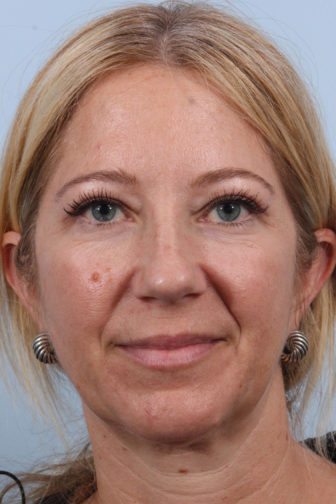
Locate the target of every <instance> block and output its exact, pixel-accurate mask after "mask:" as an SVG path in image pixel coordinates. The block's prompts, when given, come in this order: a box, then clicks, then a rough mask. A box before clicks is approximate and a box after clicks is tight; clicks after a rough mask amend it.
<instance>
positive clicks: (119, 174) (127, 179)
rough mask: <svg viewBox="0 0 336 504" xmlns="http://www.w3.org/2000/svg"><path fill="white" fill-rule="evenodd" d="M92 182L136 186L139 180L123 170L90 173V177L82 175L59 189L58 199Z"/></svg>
mask: <svg viewBox="0 0 336 504" xmlns="http://www.w3.org/2000/svg"><path fill="white" fill-rule="evenodd" d="M92 180H100V181H102V182H117V183H118V184H124V185H133V186H134V185H136V184H137V179H136V177H135V176H134V175H129V174H128V173H126V172H124V171H123V170H121V169H120V170H109V171H96V172H93V173H89V174H88V175H82V176H80V177H76V178H74V179H72V180H70V181H69V182H67V183H66V184H64V186H62V187H61V189H59V191H57V193H56V199H59V198H61V197H62V196H63V195H64V193H65V192H66V191H67V190H68V189H70V187H73V186H75V185H77V184H81V183H83V182H90V181H92Z"/></svg>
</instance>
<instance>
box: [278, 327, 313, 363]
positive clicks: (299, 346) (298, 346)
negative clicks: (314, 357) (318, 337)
mask: <svg viewBox="0 0 336 504" xmlns="http://www.w3.org/2000/svg"><path fill="white" fill-rule="evenodd" d="M308 347H309V341H308V338H307V336H306V335H305V334H304V333H303V332H301V331H292V332H291V333H290V334H289V336H288V339H287V341H286V345H285V348H284V350H283V352H282V354H281V360H282V361H283V362H290V363H296V362H298V361H299V360H301V359H303V358H304V357H305V355H306V354H307V352H308Z"/></svg>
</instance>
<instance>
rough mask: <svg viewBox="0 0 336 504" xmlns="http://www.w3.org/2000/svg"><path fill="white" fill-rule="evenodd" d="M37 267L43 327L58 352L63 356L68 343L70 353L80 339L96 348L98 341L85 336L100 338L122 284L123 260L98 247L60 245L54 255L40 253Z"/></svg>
mask: <svg viewBox="0 0 336 504" xmlns="http://www.w3.org/2000/svg"><path fill="white" fill-rule="evenodd" d="M64 250H66V251H67V253H66V254H65V253H64ZM93 258H95V259H93ZM38 269H39V278H40V279H41V280H40V296H41V300H42V318H43V325H44V327H43V328H42V329H43V330H46V331H48V332H50V334H51V337H52V339H53V343H54V346H55V349H56V353H58V354H59V355H60V356H61V354H62V347H63V346H65V345H66V346H67V348H68V355H69V356H70V354H72V348H73V349H75V348H76V346H77V345H78V342H79V341H78V340H79V339H80V344H81V346H83V345H85V346H88V345H91V346H92V348H91V351H94V345H97V341H94V340H93V339H92V338H91V339H90V338H84V335H90V334H91V333H92V332H94V333H95V334H96V335H97V336H98V338H99V334H100V333H101V331H102V330H103V328H104V326H105V324H106V321H107V320H108V318H109V317H110V315H111V311H112V310H113V306H114V304H116V303H117V300H118V298H119V293H120V289H121V288H122V285H123V279H122V271H124V270H125V268H124V265H123V263H122V261H116V258H115V257H114V258H113V261H111V253H107V252H106V251H105V252H104V250H98V248H97V247H91V248H90V247H89V246H86V247H78V248H77V249H76V248H75V249H69V248H65V249H64V248H63V247H60V248H59V250H55V251H54V253H53V254H52V255H51V254H48V253H46V254H44V253H43V252H42V253H40V260H39V264H38ZM98 338H96V340H97V339H98ZM69 344H71V346H70V347H69ZM58 349H59V351H58Z"/></svg>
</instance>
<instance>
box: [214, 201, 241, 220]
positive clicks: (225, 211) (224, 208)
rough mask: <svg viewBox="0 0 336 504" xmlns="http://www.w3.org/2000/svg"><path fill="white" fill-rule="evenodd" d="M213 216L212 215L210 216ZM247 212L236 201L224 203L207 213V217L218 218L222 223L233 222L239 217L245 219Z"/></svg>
mask: <svg viewBox="0 0 336 504" xmlns="http://www.w3.org/2000/svg"><path fill="white" fill-rule="evenodd" d="M212 214H214V215H212ZM248 214H249V211H248V210H247V209H246V208H245V207H244V206H243V205H242V203H238V202H237V201H226V202H224V203H222V204H220V205H216V207H215V208H214V209H213V210H212V211H211V212H210V213H209V217H211V218H212V217H213V218H214V219H216V218H219V219H220V220H221V221H223V222H234V221H236V220H238V219H239V218H241V217H245V216H246V215H248Z"/></svg>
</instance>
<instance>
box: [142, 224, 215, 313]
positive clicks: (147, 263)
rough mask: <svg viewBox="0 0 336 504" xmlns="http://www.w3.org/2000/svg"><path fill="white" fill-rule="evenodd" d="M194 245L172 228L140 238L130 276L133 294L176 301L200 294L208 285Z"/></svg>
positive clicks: (161, 300) (162, 300) (168, 301)
mask: <svg viewBox="0 0 336 504" xmlns="http://www.w3.org/2000/svg"><path fill="white" fill-rule="evenodd" d="M197 255H198V254H197V249H196V248H195V246H193V245H192V244H191V243H190V242H189V244H188V240H187V238H186V237H185V236H183V235H182V236H181V235H180V236H179V235H178V233H177V231H176V230H175V229H170V230H169V229H168V228H167V226H166V227H165V229H164V230H163V231H162V230H161V231H159V232H155V233H153V234H152V237H151V238H149V239H148V240H147V239H145V240H143V243H142V246H141V255H140V257H139V263H138V266H139V267H138V268H137V271H136V273H135V276H134V278H133V282H134V283H133V291H134V294H135V295H136V296H137V297H138V298H141V299H145V300H148V301H149V300H152V301H154V300H157V301H160V302H162V303H167V304H173V303H177V302H179V301H180V300H182V299H185V298H186V297H196V296H199V295H201V294H202V293H203V292H204V291H205V290H206V288H207V280H206V275H205V273H204V271H203V270H202V268H201V266H200V265H199V263H198V261H197Z"/></svg>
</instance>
